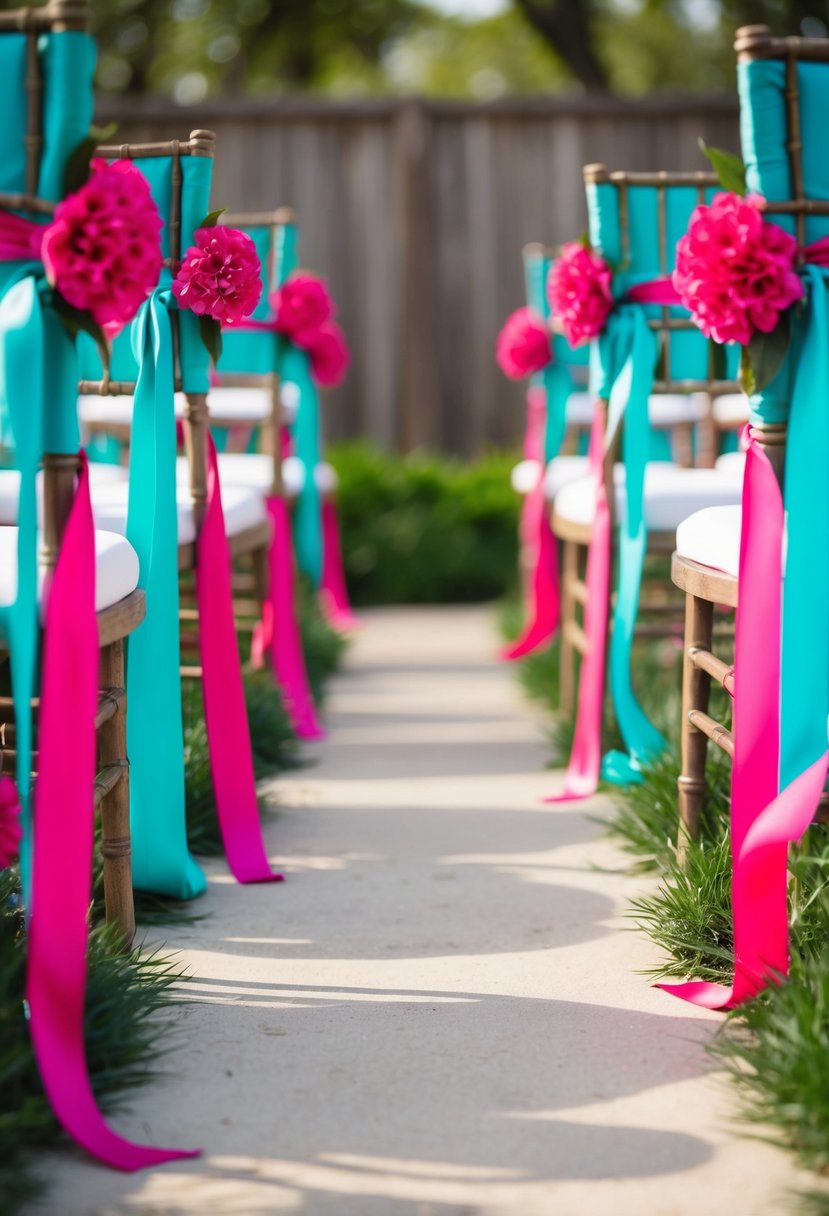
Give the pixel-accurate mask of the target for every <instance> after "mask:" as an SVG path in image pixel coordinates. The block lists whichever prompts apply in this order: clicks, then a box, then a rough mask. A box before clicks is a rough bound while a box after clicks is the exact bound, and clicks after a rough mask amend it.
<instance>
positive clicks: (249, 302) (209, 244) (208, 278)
mask: <svg viewBox="0 0 829 1216" xmlns="http://www.w3.org/2000/svg"><path fill="white" fill-rule="evenodd" d="M193 237H194V239H195V242H196V243H195V245H191V247H190V248H189V249H188V250H187V253H186V254H185V255H184V261H183V262H182V264H181V269H180V270H179V272H178V274H177V275H176V277H175V279H174V281H173V295H174V296H175V297H176V299H177V300H178V304H179V307H180V308H189V309H190V311H191V312H194V313H195V314H196V316H197V317H212V318H213V320H214V321H218V322H219V323H220V324H221V325H238V324H239V322H240V321H243V320H244V319H245V317H249V316H250V314H251V313H252V312H253V311H254V309H255V308H256V305H257V304H258V303H259V300H260V297H261V295H262V273H261V266H260V264H259V255H258V254H257V252H256V246H255V245H254V243H253V241H252V240H251V239H250V237H249V236H248V235H247V233H245V232H240V231H239V229H238V228H225V227H224V226H223V225H219V224H217V225H216V226H215V227H213V228H197V229H196V231H195V232H194V233H193Z"/></svg>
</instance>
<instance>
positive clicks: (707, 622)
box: [671, 25, 829, 854]
mask: <svg viewBox="0 0 829 1216" xmlns="http://www.w3.org/2000/svg"><path fill="white" fill-rule="evenodd" d="M734 49H735V51H736V52H737V55H738V58H739V60H740V61H741V62H748V61H751V60H754V59H782V60H783V61H784V62H785V64H786V118H787V126H788V131H787V141H786V151H787V156H788V161H789V170H790V176H791V183H792V193H793V195H794V198H792V199H785V200H775V199H769V200H768V201H767V204H766V211H767V213H768V214H770V215H789V216H793V217H794V221H795V230H796V234H797V241H798V245H799V246H800V248H801V249H802V248H803V247H804V246H805V244H806V217H807V216H809V215H825V216H829V202H827V201H823V200H818V199H810V198H807V196H806V193H805V186H804V177H803V145H802V143H801V138H800V111H799V94H798V80H797V65H798V62H799V61H801V60H811V61H815V62H820V63H829V40H825V39H817V38H774V37H772V35H771V31H770V30H769V28H768V26H765V25H748V26H743V27H742V28H740V29H739V30H737V34H736V37H735V43H734ZM801 261H802V255H801ZM750 431H751V434H752V436H753V438H754V439H755V440H756V441H757V442H758V444H759V445H760V446H761V447H762V448H763V449H764V451H765V453H766V455H767V456H768V458H769V460H770V461H771V464H772V467H773V469H774V472H775V474H776V476H777V479H778V481H779V482H780V485H781V487H782V486H783V475H784V465H785V456H786V433H787V426H786V424H785V423H773V424H755V425H752V426H751V427H750ZM671 577H672V579H673V581H674V583H675V584H676V586H678V587H679V588H681V589H682V590H683V591H684V592H685V599H686V609H685V643H684V655H683V677H682V736H681V738H682V771H681V774H680V777H679V851H680V854H682V853H684V852H685V850H686V849H687V845H688V842H689V841H691V840H696V839H697V838H698V836H699V828H700V816H701V814H702V809H703V806H704V803H705V798H706V795H707V783H706V780H705V764H706V758H707V751H708V741H709V739H710V740H711V742H712V743H714V744H715V745H716V746H717V747H718V748H719V749H720V750H721V751H723V752H725V754H726V755H727V756H729V757H733V754H734V740H733V737H732V734H731V732H730V731H729V730H727V729H726V727H725V726H723V725H722V723H720V722H717V721H716V720H715V719H714V718H712V717H711V716H710V715H709V713H708V706H709V696H710V690H711V681H712V679H713V680H716V681H717V683H718V684H720V685H721V686H722V687H723V688H725V689H726V690H727V691H732V690H733V679H734V669H733V666H731V665H729V664H727V663H725V662H723V661H722V659H719V658H717V656H716V655H715V654H714V653H713V650H712V644H713V642H712V628H713V613H714V605H715V604H720V605H724V606H726V607H728V608H731V609H734V608H736V606H737V601H738V591H739V588H738V580H737V578H736V577H734V576H733V575H730V574H725V573H723V572H722V571H716V570H711V569H708V568H707V567H705V566H700V565H698V564H697V563H696V562H692V561H689V560H688V559H687V558H684V557H681V556H680V555H679V554H676V553H675V554H674V557H673V565H672V570H671ZM828 809H829V808H828V807H827V797H826V795H824V798H823V799H822V800H821V805H820V807H819V809H818V814H817V818H818V819H819V820H823V821H826V819H827V817H828V816H827V810H828Z"/></svg>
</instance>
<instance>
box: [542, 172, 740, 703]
mask: <svg viewBox="0 0 829 1216" xmlns="http://www.w3.org/2000/svg"><path fill="white" fill-rule="evenodd" d="M584 180H585V187H586V189H587V193H588V202H589V208H588V210H589V213H590V216H591V233H590V236H591V241H592V243H593V245H594V247H595V248H597V249H598V251H599V252H600V253H602V254H603V255H604V256H605V257H606V258H607V260H608V261H610V262H611V264H615V265H623V266H625V268H626V271H625V273H626V274H628V275H630V276H632V281H639V282H642V281H647V280H649V279H656V278H658V277H661V276H664V275H667V274H669V273H670V271H671V270H672V268H673V261H674V249H675V245H676V242H677V240H678V239H679V236H680V235H681V233H682V232H683V231H684V230H685V228H686V227H687V221H688V218H689V216H690V213H691V211H692V209H693V208H694V207H695V206H696V205H697V203H698V202H699V201H702V200H703V199H705V198H706V197H707V196H709V195H710V194H711V193H712V192H713V191H715V189H716V188H717V181H716V179H715V178H714V176H713V175H712V174H710V173H627V172H613V173H611V172H608V170H607V169H606V168H605V166H604V165H597V164H594V165H588V166H587V167H586V168H585V170H584ZM640 205H641V207H642V209H643V210H644V209H645V208H647V209H648V217H649V222H646V223H643V222H642V217H641V214H639V213H638V210H637V209H638V208H639V207H640ZM651 213H653V214H651ZM639 307H643V308H645V310H646V316H647V318H648V326H649V328H650V329H651V330H652V331H653V332H654V333H655V335H656V337H657V342H658V350H659V354H658V358H657V363H656V367H655V371H654V381H653V385H652V389H651V392H652V393H653V394H654V395H655V396H657V397H658V396H659V395H660V394H688V393H702V394H714V395H716V394H718V393H725V392H730V393H733V392H735V391H736V389H737V385H736V383H735V382H734V381H733V380H725V379H718V377H717V369H716V367H715V365H714V360H713V355H712V353H711V351H710V347H709V344H708V343H707V342H706V340H705V339H704V338H703V337H702V335H701V334H699V332H698V331H696V330H695V328H694V326H693V323H692V321H691V319H690V317H688V316H687V315H686V316H683V315H678V314H679V313H680V310H678V309H673V308H666V307H661V306H654V305H647V306H645V305H640V306H639ZM596 408H597V409H598V410H600V411H601V415H602V418H603V420H604V427H605V443H604V450H605V458H604V478H605V484H606V488H607V493H608V503H609V504H610V508H611V515H613V514H614V513H615V514H616V515H619V514H620V512H623V511H624V509H625V507H624V484H623V481H621V480H620V473H621V470H620V469H619V467H618V465H617V461H618V456H619V451H620V439H621V426H622V425H623V423H622V419H621V417H620V419H619V420H618V422H617V424H616V425H614V426H612V427H611V428H610V429H608V426H607V419H608V408H609V402H608V401H605V400H599V401H597V403H596ZM740 491H741V477H740V476H739V475H736V476H735V475H732V474H730V473H728V472H718V471H717V470H714V469H704V468H680V467H678V466H676V465H672V464H664V463H659V462H653V463H651V465H650V466H649V469H648V475H647V477H646V480H645V498H644V509H645V520H646V523H647V526H648V551H649V553H652V554H656V555H663V556H664V557H666V558H667V557H668V556H669V555H670V553H671V552H672V551H673V547H674V538H675V534H676V528H677V525H678V524H679V523H680V521H681V520H682V519H684V518H685V516H687V515H689V514H691V512H692V511H694V510H697V509H699V508H701V507H702V506H705V505H714V504H720V503H736V502H738V501H739V499H740ZM593 513H594V496H593V488H592V483H591V481H590V479H589V478H584V479H580V480H577V481H572V482H570V483H569V484H567V485H565V486H564V487H563V488H561V489H560V490H559V491H558V493H557V494H556V495H555V498H554V501H553V513H552V526H553V532H554V533H555V535H556V536H557V537H558V539H559V541H560V542H561V544H562V599H561V619H562V627H561V674H560V700H561V707H562V709H563V710H564V712H566V713H568V714H569V713H572V712H573V711H574V708H575V695H576V655H577V654H579V655H582V656H584V654H585V653H586V651H587V638H586V635H585V633H584V630H583V627H582V625H581V624H580V622H579V609H582V610H583V609H584V607H585V605H586V603H587V597H588V590H587V585H586V582H585V581H584V576H583V573H582V572H583V569H584V567H585V565H586V557H587V549H588V546H589V544H590V540H591V536H592V530H593ZM654 590H655V594H654V595H652V596H650V598H649V597H648V596H647V595H645V596H643V599H642V602H641V605H640V613H639V616H640V623H639V624H638V626H637V632H638V633H641V635H642V636H663V635H666V634H668V633H670V632H672V630H671V629H670V627H666V614H668V615H670V614H671V613H672V612H673V609H672V606H671V605H670V603H669V602H667V597H666V595H665V589H664V586H662V585H659V586H657V587H656V588H655V589H654Z"/></svg>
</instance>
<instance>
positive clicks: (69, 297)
mask: <svg viewBox="0 0 829 1216" xmlns="http://www.w3.org/2000/svg"><path fill="white" fill-rule="evenodd" d="M90 169H91V175H90V178H89V181H88V182H87V183H86V185H85V186H82V187H81V189H80V190H78V191H77V192H76V193H75V194H70V195H69V196H68V197H67V198H65V199H64V200H63V202H61V203H58V205H57V207H56V208H55V217H54V220H53V221H52V223H51V224H49V225H48V227H47V228H46V231H45V233H44V236H43V246H42V249H41V256H42V258H43V263H44V265H45V267H46V275H47V277H48V279H49V282H50V283H52V285H53V286H55V287H56V288H57V290H58V291H59V292H60V294H61V295H62V296H63V298H64V299H65V300H66V301H67V303H69V304H71V305H72V306H73V307H74V308H78V309H80V310H81V311H83V312H89V313H91V315H92V317H93V318H94V320H95V321H96V322H97V323H98V324H99V325H100V326H102V327H103V328H105V329H106V330H107V332H108V333H110V334H112V333H117V332H118V331H119V330H121V329H123V327H124V326H125V325H126V324H127V322H128V321H131V320H132V318H133V317H134V316H135V314H136V313H137V312H138V309H139V308H140V307H141V305H142V304H143V302H144V301H145V300H146V298H147V296H148V295H149V293H150V292H151V291H152V289H153V288H154V287H155V286H156V285H157V283H158V278H159V275H160V273H161V265H162V257H161V243H160V236H159V234H160V232H161V228H162V221H161V216H160V215H159V214H158V209H157V207H156V205H155V203H154V202H153V199H152V195H151V193H150V187H149V184H148V182H147V179H146V178H145V177H144V176H143V174H142V173H140V172H139V170H138V169H137V168H136V167H135V165H134V164H132V162H130V161H128V160H118V161H115V162H114V163H113V164H111V165H109V164H107V162H106V161H104V160H97V159H96V160H93V161H92V164H91V166H90Z"/></svg>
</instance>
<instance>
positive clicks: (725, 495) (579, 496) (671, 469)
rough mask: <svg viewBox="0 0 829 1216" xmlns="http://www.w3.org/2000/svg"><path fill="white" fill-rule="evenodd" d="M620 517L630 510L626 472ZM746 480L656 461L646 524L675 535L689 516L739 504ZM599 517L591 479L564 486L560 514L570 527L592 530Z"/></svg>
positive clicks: (620, 483)
mask: <svg viewBox="0 0 829 1216" xmlns="http://www.w3.org/2000/svg"><path fill="white" fill-rule="evenodd" d="M615 483H616V517H617V519H622V518H623V517H624V512H625V511H626V509H627V503H626V498H625V470H624V467H623V466H621V465H617V466H616V469H615ZM742 484H743V483H742V477H741V476H740V477H733V476H729V475H728V474H724V473H719V472H717V470H716V469H683V468H679V467H678V466H677V465H674V464H670V463H669V462H667V461H666V462H660V461H653V462H651V464H649V465H648V469H647V474H646V477H645V522H646V523H647V526H648V527H649V528H650V529H651V530H652V531H655V532H673V531H675V530H676V529H677V527H678V526H679V524H680V523H681V522H682V520H683V519H685V518H686V516H688V515H691V514H692V513H693V512H694V511H699V510H700V509H701V508H702V507H706V506H719V505H721V504H723V505H724V504H729V503H738V502H739V501H740V498H741V495H742ZM594 513H595V495H594V492H593V482H592V480H591V478H589V477H584V478H580V479H579V480H578V481H571V482H570V484H569V485H566V486H564V488H563V489H562V490H561V491H560V493H559V494H558V496H557V497H556V514H557V515H558V516H559V517H560V518H562V519H566V520H568V521H569V522H570V523H573V524H577V525H584V526H587V527H589V526H590V525H591V524H592V522H593V516H594Z"/></svg>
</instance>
